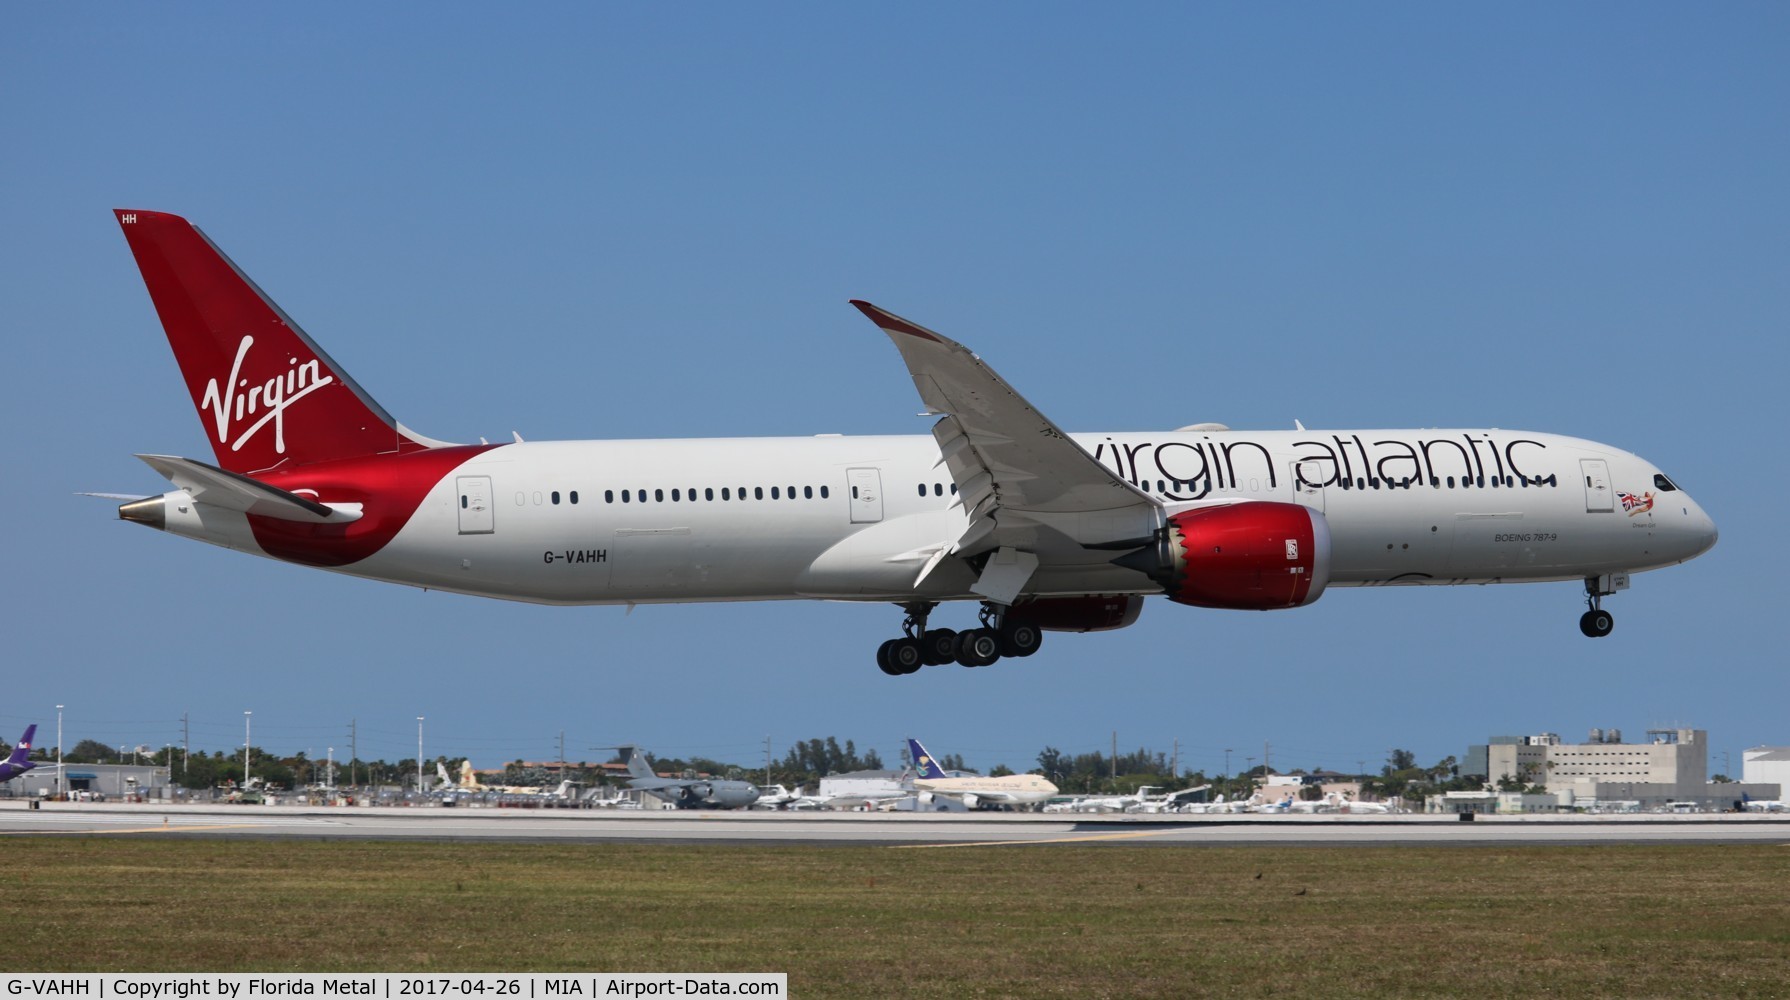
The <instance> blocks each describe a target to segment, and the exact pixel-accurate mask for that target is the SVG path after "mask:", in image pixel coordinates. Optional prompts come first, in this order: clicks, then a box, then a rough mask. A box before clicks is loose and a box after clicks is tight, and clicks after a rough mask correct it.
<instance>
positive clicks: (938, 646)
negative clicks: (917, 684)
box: [920, 628, 957, 667]
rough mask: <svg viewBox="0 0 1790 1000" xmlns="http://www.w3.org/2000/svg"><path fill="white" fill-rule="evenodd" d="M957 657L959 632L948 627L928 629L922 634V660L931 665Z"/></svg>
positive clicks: (947, 661)
mask: <svg viewBox="0 0 1790 1000" xmlns="http://www.w3.org/2000/svg"><path fill="white" fill-rule="evenodd" d="M955 659H957V633H956V632H953V631H952V630H950V629H948V628H935V629H927V630H926V631H925V632H924V633H922V634H921V635H920V662H922V663H924V664H926V665H927V666H929V667H936V666H938V665H939V664H941V663H950V662H951V661H952V660H955Z"/></svg>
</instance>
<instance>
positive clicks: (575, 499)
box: [572, 490, 578, 503]
mask: <svg viewBox="0 0 1790 1000" xmlns="http://www.w3.org/2000/svg"><path fill="white" fill-rule="evenodd" d="M572 502H573V503H577V502H578V491H577V490H573V491H572Z"/></svg>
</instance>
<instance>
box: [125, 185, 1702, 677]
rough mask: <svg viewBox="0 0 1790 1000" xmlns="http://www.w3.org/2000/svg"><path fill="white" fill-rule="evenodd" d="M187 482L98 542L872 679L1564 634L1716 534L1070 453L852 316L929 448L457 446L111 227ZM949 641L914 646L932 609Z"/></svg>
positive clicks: (1263, 459)
mask: <svg viewBox="0 0 1790 1000" xmlns="http://www.w3.org/2000/svg"><path fill="white" fill-rule="evenodd" d="M117 216H118V221H119V223H120V224H121V225H122V227H123V229H124V234H125V238H126V239H127V240H128V241H129V243H130V248H131V252H132V253H133V254H135V256H136V259H137V264H138V266H139V267H140V268H141V270H142V273H143V280H144V283H145V284H146V285H147V286H148V288H149V296H150V299H151V300H152V301H153V302H154V303H155V308H156V312H157V313H158V314H159V315H160V317H161V321H162V326H163V328H164V329H165V330H166V332H167V335H168V342H169V344H170V345H171V346H172V347H173V349H174V355H175V358H176V359H177V360H178V362H179V364H180V370H181V373H182V375H183V376H184V377H185V380H186V387H187V392H188V394H189V395H190V396H191V397H192V401H193V405H194V406H195V407H196V408H197V410H198V413H199V419H200V423H201V424H202V425H203V426H204V428H205V431H206V434H207V436H208V437H209V438H210V439H211V448H212V454H213V456H214V458H215V461H216V464H215V465H213V464H210V463H206V462H202V461H198V460H195V459H190V458H177V457H173V456H166V455H143V456H140V457H141V458H142V459H143V461H145V462H147V463H148V464H149V465H150V466H151V467H152V468H154V469H155V470H156V471H157V472H159V473H161V474H162V475H163V476H165V477H166V478H167V479H169V480H170V481H172V482H173V484H174V486H175V489H174V490H173V491H172V492H169V493H165V494H163V495H161V496H153V497H145V498H142V499H137V500H132V501H130V502H127V503H125V504H124V505H123V506H122V507H121V508H120V509H119V515H120V516H121V517H123V518H124V519H125V520H127V521H135V522H137V523H140V524H146V525H150V526H152V527H155V528H159V529H162V530H165V531H168V532H171V533H174V534H178V535H184V536H186V537H189V538H195V539H198V540H201V541H206V542H211V543H213V544H216V545H222V546H225V547H227V548H232V549H238V550H241V551H243V552H248V553H252V554H254V555H260V556H268V557H271V558H275V559H283V560H286V561H289V562H295V563H301V564H304V565H308V566H317V567H322V568H326V569H331V570H335V571H337V572H341V573H348V574H352V575H355V576H362V577H368V578H371V579H376V580H385V581H389V582H392V583H402V584H409V585H411V586H415V587H425V588H430V589H436V590H448V591H454V592H457V593H462V594H473V595H478V596H482V597H497V598H503V599H506V600H514V601H531V602H536V603H541V604H568V605H569V604H644V603H677V602H701V601H741V600H788V599H796V598H812V599H821V600H833V601H839V600H848V601H872V602H883V603H890V604H894V605H896V606H898V607H899V608H900V609H901V612H902V615H903V621H902V625H901V635H900V636H898V637H896V638H891V639H889V640H887V641H885V642H883V643H882V645H881V646H880V647H879V648H878V650H877V656H876V659H877V664H878V666H880V667H881V668H882V669H883V670H884V671H885V672H886V673H889V674H907V673H913V672H914V671H916V670H918V669H919V668H920V667H921V666H924V665H932V664H942V663H949V662H956V663H960V664H963V665H964V666H984V665H987V664H990V663H993V662H994V661H995V660H997V659H999V658H1000V657H1002V656H1028V655H1030V654H1032V653H1034V652H1036V651H1037V650H1038V648H1039V646H1040V644H1041V642H1042V640H1043V633H1044V632H1047V631H1075V632H1088V631H1099V630H1104V629H1115V628H1122V627H1124V626H1126V625H1129V624H1131V623H1132V622H1133V621H1135V620H1136V618H1137V616H1138V613H1139V611H1140V610H1141V609H1142V607H1143V603H1144V598H1146V597H1148V596H1151V595H1162V596H1165V597H1167V598H1168V600H1169V601H1170V602H1171V603H1175V604H1184V605H1193V606H1196V607H1203V608H1228V609H1239V610H1252V611H1261V610H1271V609H1279V608H1296V607H1301V606H1303V605H1307V604H1310V603H1312V602H1313V601H1316V600H1317V599H1318V598H1319V597H1320V596H1322V595H1323V593H1324V591H1325V590H1326V589H1327V588H1330V587H1372V586H1386V585H1393V584H1400V585H1405V584H1469V583H1517V582H1541V581H1562V580H1565V581H1582V582H1583V584H1584V588H1585V600H1586V604H1587V608H1588V610H1586V611H1585V612H1584V614H1583V616H1582V617H1581V618H1580V621H1579V626H1580V630H1581V631H1582V632H1584V634H1585V635H1588V636H1603V635H1607V634H1609V632H1610V629H1611V627H1612V618H1611V616H1610V613H1609V612H1608V611H1605V610H1604V609H1603V604H1602V602H1603V598H1605V597H1607V596H1609V595H1610V594H1612V593H1614V592H1616V591H1619V590H1622V589H1624V588H1625V587H1627V586H1628V580H1629V576H1630V574H1633V573H1637V572H1640V571H1643V570H1650V569H1658V568H1661V567H1665V566H1672V565H1675V564H1677V563H1681V562H1684V561H1685V560H1688V559H1691V558H1694V557H1695V556H1697V555H1700V554H1701V553H1703V552H1705V551H1708V549H1709V548H1710V546H1712V545H1714V544H1715V540H1716V529H1715V525H1714V524H1713V523H1712V522H1711V521H1710V519H1709V517H1708V516H1707V515H1706V514H1705V513H1704V512H1703V510H1702V508H1700V507H1699V506H1697V504H1696V502H1695V501H1693V500H1692V499H1691V498H1690V496H1689V494H1687V493H1686V492H1685V491H1684V490H1681V489H1679V488H1678V486H1677V484H1675V483H1674V482H1673V481H1672V480H1671V479H1670V478H1668V477H1667V476H1666V475H1665V473H1663V472H1661V471H1660V470H1659V469H1658V468H1655V467H1654V466H1653V465H1652V464H1651V463H1649V462H1647V461H1646V460H1644V459H1642V458H1640V457H1638V456H1636V455H1633V454H1630V453H1629V452H1626V451H1622V450H1620V449H1617V448H1612V447H1610V446H1608V445H1603V444H1597V443H1595V442H1592V441H1584V440H1579V439H1576V438H1570V437H1562V436H1559V435H1555V434H1543V433H1532V432H1520V431H1504V430H1485V429H1479V430H1473V429H1467V430H1342V431H1315V430H1306V429H1304V428H1302V427H1301V428H1299V429H1296V430H1292V431H1232V430H1230V429H1228V428H1226V427H1223V426H1221V425H1216V424H1201V425H1196V426H1192V427H1183V428H1180V429H1178V430H1173V431H1153V432H1144V433H1111V434H1071V433H1068V432H1066V431H1064V430H1062V429H1061V428H1059V427H1058V426H1057V425H1056V424H1055V423H1053V422H1051V420H1050V419H1049V418H1047V417H1045V416H1044V415H1043V414H1042V413H1040V412H1039V411H1038V410H1037V409H1035V408H1034V407H1033V406H1032V404H1031V403H1029V402H1027V400H1026V399H1025V398H1024V397H1023V396H1021V395H1020V394H1019V393H1018V392H1017V391H1015V390H1014V389H1013V388H1012V387H1011V386H1009V385H1008V384H1007V383H1006V381H1004V380H1003V379H1002V378H1001V377H1000V376H999V375H997V374H996V373H995V371H994V369H992V368H990V367H989V366H988V365H987V364H986V363H985V362H984V361H982V359H981V358H979V357H977V356H976V355H975V354H972V353H971V352H970V351H969V350H967V349H966V348H964V347H963V346H962V345H961V344H958V343H956V342H955V341H953V340H950V339H948V338H946V337H944V336H942V335H941V334H938V333H935V332H933V331H932V330H928V329H926V328H924V327H921V326H918V325H916V324H914V323H911V322H909V321H907V320H905V319H902V318H900V317H898V316H895V315H893V314H891V313H889V312H885V311H884V310H882V309H879V308H877V307H876V306H873V305H871V304H869V303H867V302H858V301H854V302H853V303H852V305H854V306H856V307H857V308H858V310H859V311H861V312H862V313H863V314H864V315H865V316H867V317H869V319H870V321H871V322H872V323H874V324H876V326H877V327H878V328H880V329H881V330H882V331H883V332H884V333H885V334H887V335H888V337H889V339H890V340H892V341H893V342H894V344H895V347H896V348H897V350H898V351H899V352H900V354H901V358H902V360H903V361H904V362H905V363H906V365H907V369H908V373H909V375H910V376H911V377H912V379H913V382H914V387H915V388H916V389H917V390H918V391H919V394H920V399H921V400H922V402H923V403H924V404H925V405H926V407H927V409H928V411H929V412H930V413H931V414H933V415H936V416H937V418H938V420H937V422H936V423H934V424H933V425H932V433H931V434H930V435H910V436H886V437H884V436H876V437H857V436H851V437H848V436H837V435H822V436H817V437H812V438H723V439H697V440H636V441H548V442H532V441H531V442H524V441H522V440H521V439H520V438H517V439H516V440H515V441H513V442H505V443H499V444H487V443H480V444H476V445H468V444H450V443H448V442H444V441H436V440H433V439H431V438H427V437H424V436H423V435H421V434H418V433H417V432H415V431H412V430H410V429H409V428H407V427H405V426H404V425H402V424H400V423H398V422H397V421H396V420H394V419H393V418H392V417H391V415H390V414H388V413H387V412H386V411H385V410H384V409H383V408H382V407H381V406H380V405H379V404H378V403H377V402H375V401H374V400H373V397H372V396H370V395H369V394H368V393H367V392H366V390H364V389H362V388H361V387H360V386H359V385H358V384H356V383H355V381H354V380H353V379H352V378H350V377H349V376H348V374H347V373H346V372H344V371H343V370H342V369H341V367H340V366H339V365H337V364H336V363H335V362H334V361H332V360H331V359H330V358H329V356H328V355H327V354H325V353H324V352H323V350H322V349H321V348H319V347H318V346H317V344H316V343H315V342H314V341H313V340H312V339H311V338H310V337H309V336H308V335H306V334H305V332H304V331H303V330H301V329H299V327H298V324H296V323H294V322H293V321H292V320H291V318H289V317H288V316H287V315H286V314H285V313H284V312H283V311H281V309H280V308H279V306H277V305H275V304H274V302H273V300H272V299H270V298H268V297H267V295H266V294H265V293H263V292H262V291H261V289H260V288H259V287H258V286H256V285H255V283H254V282H252V281H250V280H249V279H248V277H247V276H246V275H244V274H243V272H242V271H241V270H240V269H239V268H237V267H236V265H235V264H234V263H232V262H231V260H230V259H229V258H228V257H226V256H224V254H223V252H222V251H220V250H219V249H218V248H217V246H216V245H215V244H213V243H212V242H211V240H210V239H209V238H208V237H206V236H205V234H204V233H202V232H201V231H200V230H199V229H198V228H197V227H195V226H193V225H192V224H190V223H188V222H187V221H186V220H185V219H182V218H180V217H178V216H174V215H167V214H164V213H160V212H148V211H141V210H119V211H118V213H117ZM966 601H967V602H977V603H978V604H979V608H980V614H979V624H978V625H977V627H974V628H969V629H965V630H963V631H961V632H958V631H953V630H952V629H949V628H944V627H934V626H933V624H932V622H931V615H932V613H933V612H934V611H935V609H937V608H938V607H939V606H940V605H941V604H945V603H948V602H966Z"/></svg>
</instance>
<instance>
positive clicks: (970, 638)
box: [876, 601, 1044, 676]
mask: <svg viewBox="0 0 1790 1000" xmlns="http://www.w3.org/2000/svg"><path fill="white" fill-rule="evenodd" d="M936 607H938V605H937V604H935V603H932V602H930V601H916V602H914V603H912V604H904V605H902V610H904V611H906V612H907V617H906V618H905V619H903V620H902V623H901V632H902V634H901V637H900V638H897V639H890V640H888V641H887V642H885V643H883V644H882V645H881V646H880V647H878V648H877V651H876V665H877V666H878V667H880V668H881V669H882V672H883V673H885V674H889V675H890V676H900V675H902V674H911V673H913V672H914V671H916V670H919V669H920V668H921V667H923V666H926V667H934V666H938V665H940V664H944V663H953V662H955V663H960V664H962V665H964V666H966V667H986V666H988V665H989V664H991V663H993V662H995V661H996V660H999V659H1000V658H1001V657H1003V656H1030V655H1032V654H1033V653H1036V652H1037V651H1038V648H1039V647H1040V646H1042V645H1043V644H1044V633H1043V631H1042V630H1041V629H1039V628H1038V626H1036V625H1034V624H1032V623H1031V622H1027V621H1022V620H1017V619H1012V618H1009V617H1008V616H1007V608H1006V607H1005V606H1004V605H999V604H994V603H990V602H984V603H983V605H982V612H981V622H982V626H981V627H980V628H973V629H968V630H966V631H963V632H953V631H952V630H950V629H948V628H936V629H934V628H927V627H926V622H927V618H928V616H930V615H931V614H932V610H933V609H934V608H936Z"/></svg>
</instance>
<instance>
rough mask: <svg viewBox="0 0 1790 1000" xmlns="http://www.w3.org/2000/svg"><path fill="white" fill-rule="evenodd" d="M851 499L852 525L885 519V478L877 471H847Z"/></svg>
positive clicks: (846, 476)
mask: <svg viewBox="0 0 1790 1000" xmlns="http://www.w3.org/2000/svg"><path fill="white" fill-rule="evenodd" d="M845 485H846V489H847V492H848V495H849V496H850V497H851V523H853V524H869V523H871V522H873V521H880V520H882V519H883V477H882V473H880V472H878V471H877V470H875V469H847V470H845Z"/></svg>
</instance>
